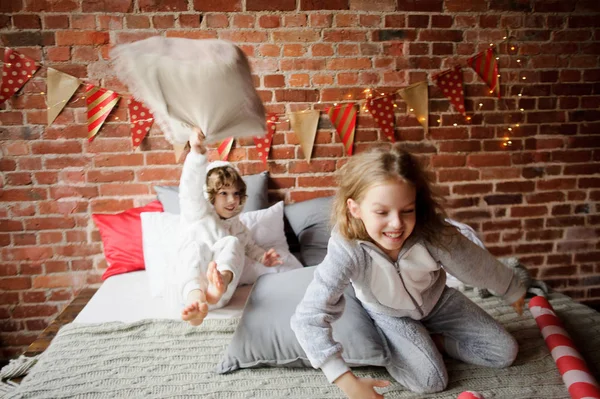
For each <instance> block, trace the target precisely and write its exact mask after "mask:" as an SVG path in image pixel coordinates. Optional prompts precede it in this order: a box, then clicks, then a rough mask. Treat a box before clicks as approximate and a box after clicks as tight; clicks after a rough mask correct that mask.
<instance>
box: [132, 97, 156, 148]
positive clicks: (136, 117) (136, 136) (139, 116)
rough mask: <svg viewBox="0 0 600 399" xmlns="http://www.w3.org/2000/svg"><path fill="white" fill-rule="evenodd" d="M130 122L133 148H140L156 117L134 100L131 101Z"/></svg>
mask: <svg viewBox="0 0 600 399" xmlns="http://www.w3.org/2000/svg"><path fill="white" fill-rule="evenodd" d="M128 106H129V120H130V121H131V140H132V142H133V148H135V147H137V146H139V145H140V144H141V143H142V140H144V137H146V135H147V134H148V132H149V131H150V128H151V127H152V124H153V123H154V117H153V116H152V113H150V110H148V108H146V107H145V106H144V104H142V103H141V102H139V101H138V100H136V99H134V98H130V99H129V104H128Z"/></svg>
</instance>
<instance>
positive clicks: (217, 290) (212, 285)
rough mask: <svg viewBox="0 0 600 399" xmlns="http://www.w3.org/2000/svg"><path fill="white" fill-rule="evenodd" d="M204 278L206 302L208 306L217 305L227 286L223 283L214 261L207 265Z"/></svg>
mask: <svg viewBox="0 0 600 399" xmlns="http://www.w3.org/2000/svg"><path fill="white" fill-rule="evenodd" d="M206 277H207V278H208V289H207V290H206V302H208V303H210V304H214V303H217V302H219V299H221V297H222V296H223V294H224V293H225V291H226V290H227V286H226V285H225V282H224V281H223V276H222V275H221V272H219V271H218V270H217V264H216V263H215V262H214V261H212V262H210V263H209V264H208V271H207V272H206Z"/></svg>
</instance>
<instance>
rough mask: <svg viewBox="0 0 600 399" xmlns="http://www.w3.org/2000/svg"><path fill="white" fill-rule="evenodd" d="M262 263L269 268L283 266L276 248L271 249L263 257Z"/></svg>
mask: <svg viewBox="0 0 600 399" xmlns="http://www.w3.org/2000/svg"><path fill="white" fill-rule="evenodd" d="M261 263H262V264H263V265H265V266H267V267H273V266H277V265H283V262H282V261H281V257H280V256H279V254H278V253H277V251H275V249H274V248H271V249H269V250H268V251H267V252H265V254H264V255H263V257H262V260H261Z"/></svg>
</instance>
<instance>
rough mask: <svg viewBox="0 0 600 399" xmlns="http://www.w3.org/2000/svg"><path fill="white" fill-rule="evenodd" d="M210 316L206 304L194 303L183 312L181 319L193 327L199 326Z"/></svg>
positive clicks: (189, 304) (188, 305)
mask: <svg viewBox="0 0 600 399" xmlns="http://www.w3.org/2000/svg"><path fill="white" fill-rule="evenodd" d="M207 314H208V305H207V304H206V302H200V301H194V302H191V303H188V304H187V305H186V306H185V308H183V310H182V311H181V319H182V320H184V321H187V322H188V323H190V324H191V325H192V326H199V325H200V324H202V322H203V321H204V318H205V317H206V315H207Z"/></svg>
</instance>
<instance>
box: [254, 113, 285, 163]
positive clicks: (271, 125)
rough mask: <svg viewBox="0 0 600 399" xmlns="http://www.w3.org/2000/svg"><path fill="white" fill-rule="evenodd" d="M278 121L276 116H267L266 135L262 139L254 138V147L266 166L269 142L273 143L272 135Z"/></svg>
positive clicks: (269, 148) (269, 147)
mask: <svg viewBox="0 0 600 399" xmlns="http://www.w3.org/2000/svg"><path fill="white" fill-rule="evenodd" d="M278 120H279V117H278V116H277V114H269V115H267V134H266V135H264V136H263V137H259V136H254V137H253V139H254V145H255V146H256V149H257V150H258V156H259V157H260V159H261V160H262V161H263V163H264V164H265V165H266V164H267V158H268V157H269V151H270V150H271V142H272V141H273V134H275V129H276V127H275V124H276V123H277V121H278Z"/></svg>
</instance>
